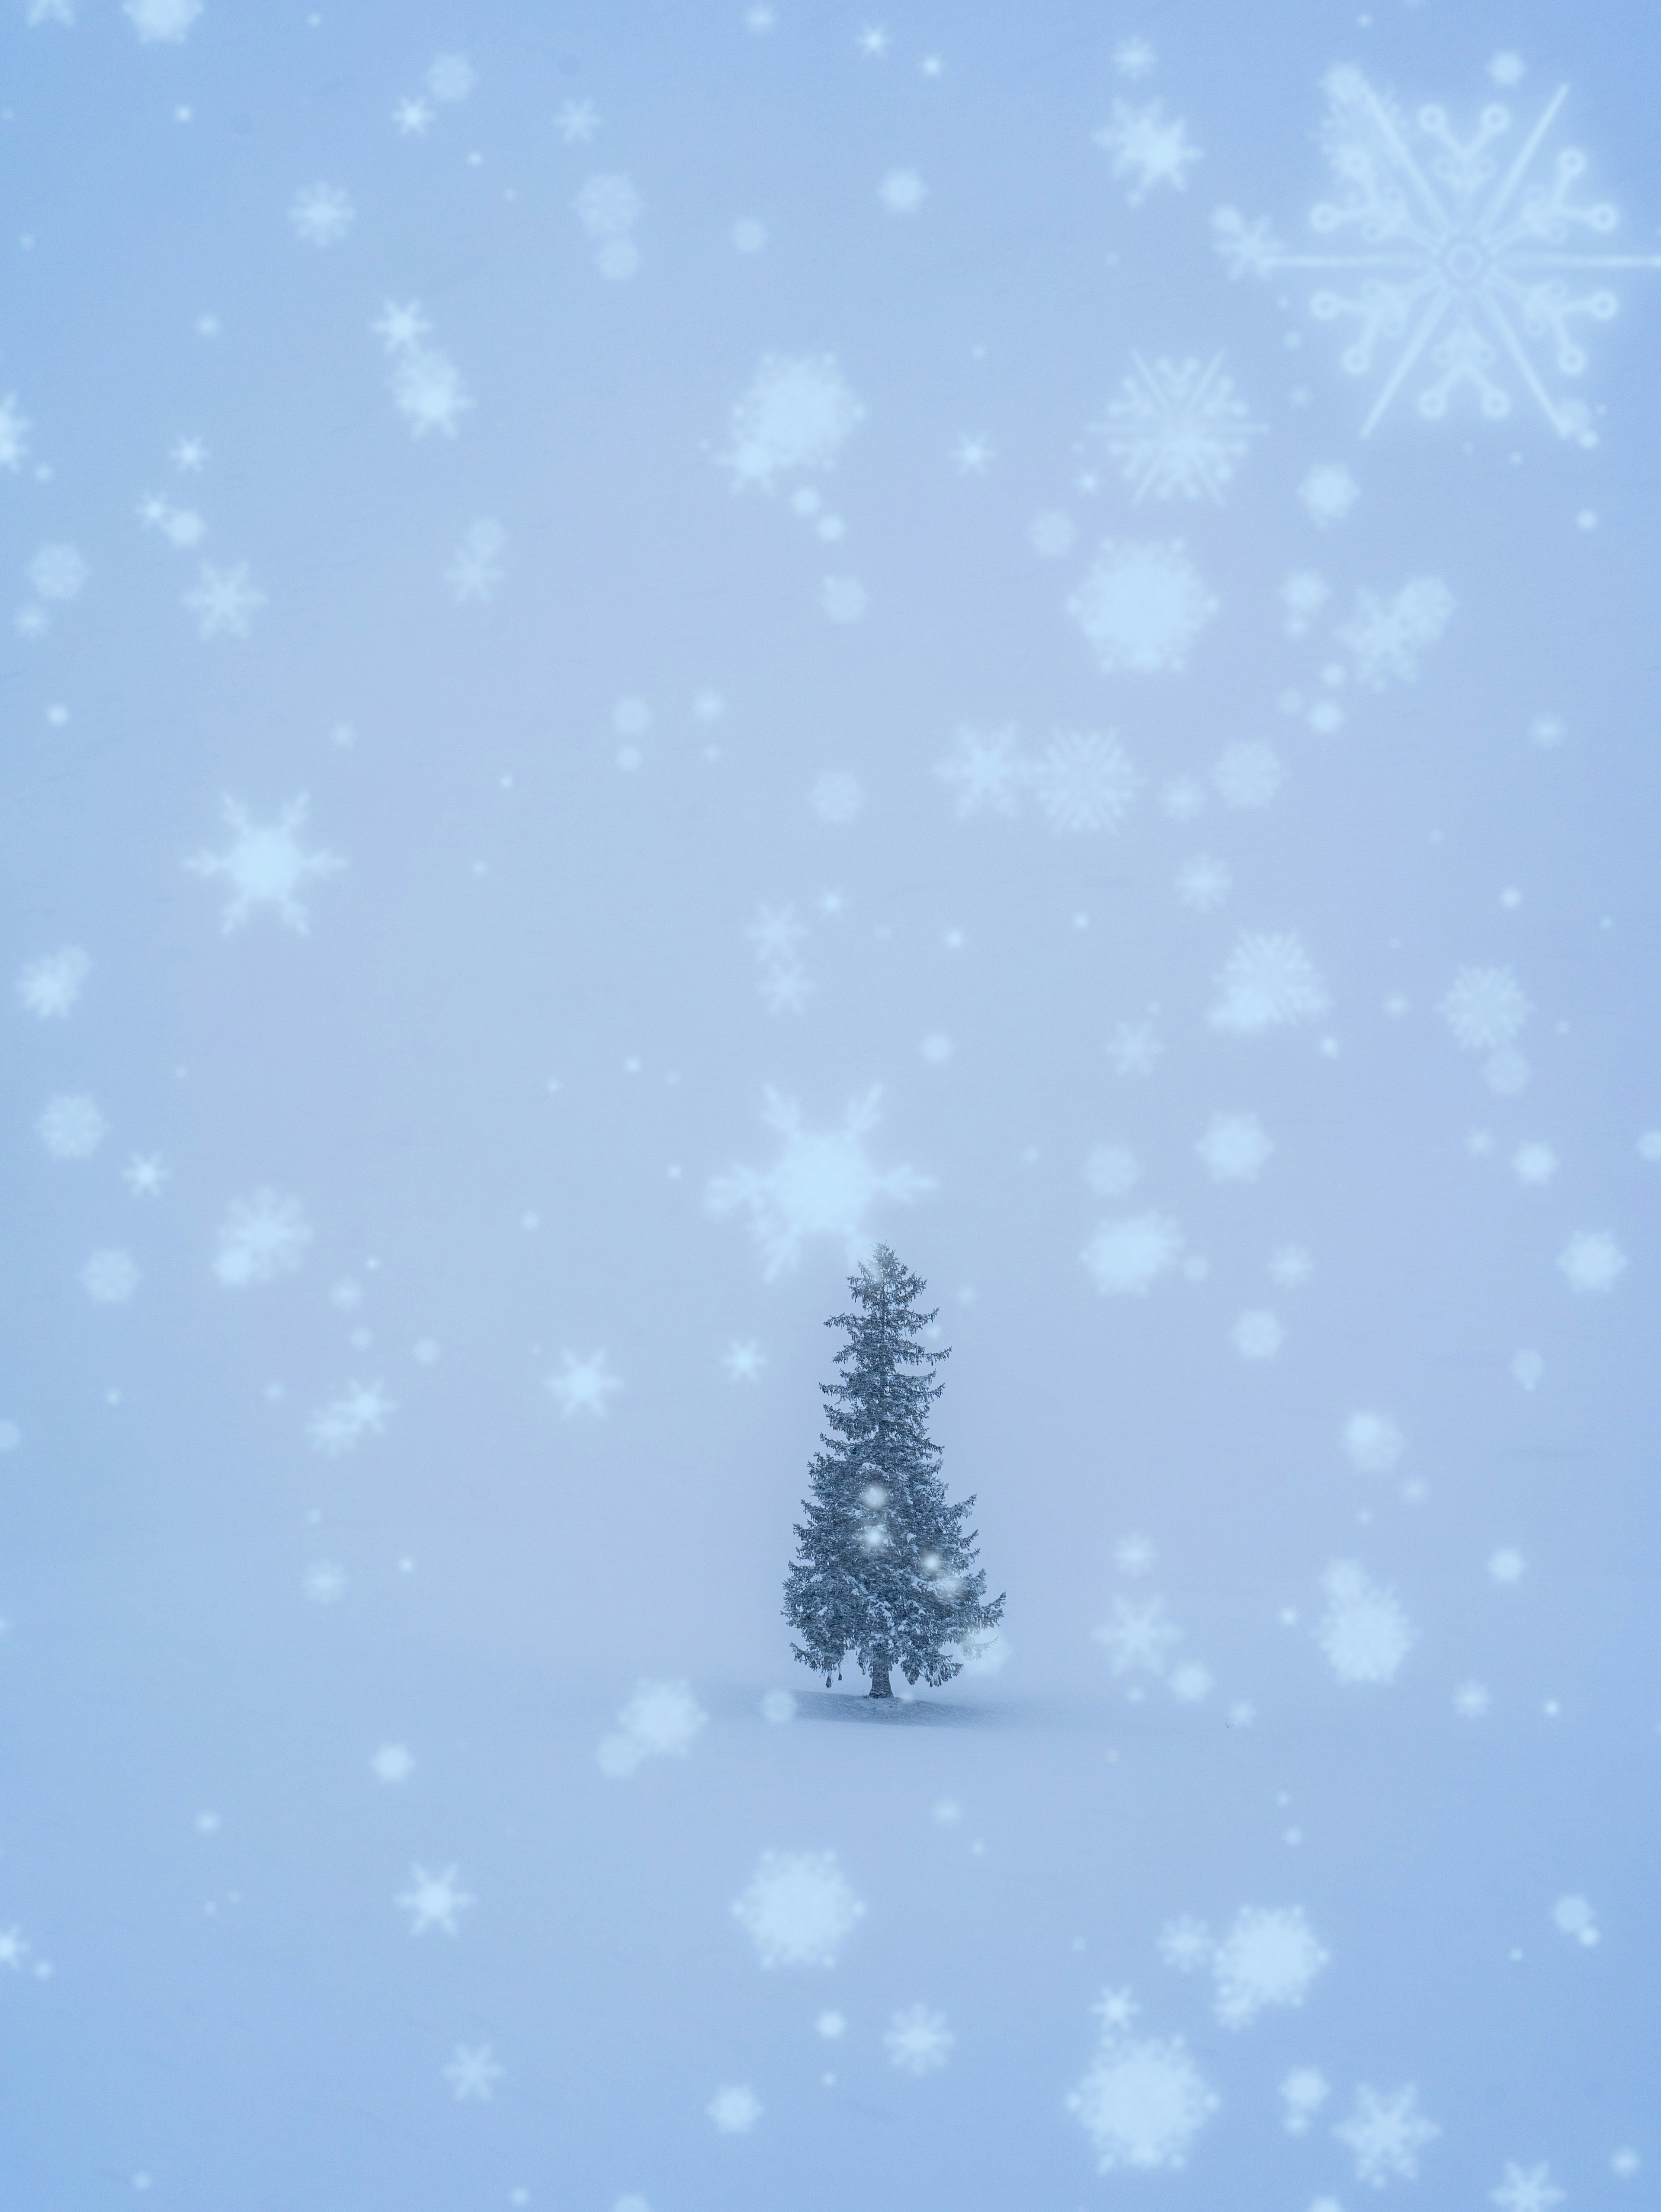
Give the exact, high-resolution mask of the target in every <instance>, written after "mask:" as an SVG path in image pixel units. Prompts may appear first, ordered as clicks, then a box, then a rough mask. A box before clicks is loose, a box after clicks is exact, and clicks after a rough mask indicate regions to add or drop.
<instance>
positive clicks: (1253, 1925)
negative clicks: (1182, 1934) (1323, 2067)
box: [1211, 1905, 1328, 2027]
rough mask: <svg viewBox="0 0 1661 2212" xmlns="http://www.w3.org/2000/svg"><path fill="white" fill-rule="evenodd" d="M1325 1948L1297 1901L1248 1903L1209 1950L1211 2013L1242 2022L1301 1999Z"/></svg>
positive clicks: (1225, 2023)
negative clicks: (1270, 1905)
mask: <svg viewBox="0 0 1661 2212" xmlns="http://www.w3.org/2000/svg"><path fill="white" fill-rule="evenodd" d="M1327 1963H1328V1954H1327V1952H1326V1951H1325V1950H1324V1948H1323V1947H1322V1945H1321V1943H1320V1942H1318V1940H1317V1937H1316V1934H1315V1930H1314V1929H1312V1928H1311V1926H1310V1924H1309V1921H1308V1918H1307V1917H1306V1915H1305V1913H1304V1911H1302V1909H1301V1907H1299V1906H1298V1905H1287V1906H1283V1907H1281V1908H1278V1909H1275V1910H1264V1909H1262V1908H1260V1907H1256V1906H1248V1907H1247V1908H1246V1909H1245V1910H1244V1911H1242V1912H1239V1913H1238V1914H1237V1915H1236V1916H1235V1919H1234V1924H1233V1925H1232V1927H1231V1928H1230V1929H1229V1931H1228V1933H1227V1935H1226V1936H1224V1937H1223V1939H1222V1941H1221V1942H1220V1943H1219V1944H1218V1946H1217V1948H1216V1949H1215V1951H1214V1953H1213V1954H1212V1960H1211V1969H1212V1972H1213V1975H1214V1977H1215V1979H1216V1984H1217V1995H1216V2006H1215V2009H1216V2014H1217V2017H1218V2019H1219V2020H1220V2021H1221V2022H1222V2024H1223V2026H1224V2027H1246V2026H1247V2025H1248V2024H1249V2023H1250V2021H1254V2020H1255V2019H1256V2017H1257V2015H1258V2014H1259V2013H1260V2012H1262V2011H1263V2010H1265V2009H1266V2008H1267V2007H1269V2006H1270V2005H1300V2004H1302V2002H1303V2001H1304V1999H1305V1996H1306V1995H1307V1994H1308V1992H1309V1988H1310V1984H1311V1983H1312V1982H1313V1981H1314V1979H1315V1978H1316V1976H1317V1974H1318V1973H1319V1972H1321V1970H1322V1969H1323V1967H1324V1966H1326V1965H1327Z"/></svg>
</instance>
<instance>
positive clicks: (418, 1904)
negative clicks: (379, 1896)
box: [393, 1866, 477, 1936]
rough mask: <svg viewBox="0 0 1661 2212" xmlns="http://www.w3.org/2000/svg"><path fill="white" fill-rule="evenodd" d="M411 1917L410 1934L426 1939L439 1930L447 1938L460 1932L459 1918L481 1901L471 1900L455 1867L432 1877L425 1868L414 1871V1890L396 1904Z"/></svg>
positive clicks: (411, 1873)
mask: <svg viewBox="0 0 1661 2212" xmlns="http://www.w3.org/2000/svg"><path fill="white" fill-rule="evenodd" d="M393 1901H394V1903H396V1904H397V1905H399V1906H400V1907H401V1908H402V1910H403V1911H405V1912H407V1913H408V1914H409V1916H410V1933H411V1935H412V1936H424V1935H425V1934H426V1932H427V1930H428V1929H429V1928H439V1929H442V1930H443V1932H444V1933H445V1935H447V1936H453V1935H455V1934H456V1933H457V1932H458V1931H457V1928H456V1917H457V1915H458V1914H459V1913H462V1912H465V1911H468V1910H469V1909H470V1908H471V1907H472V1905H474V1904H475V1903H476V1902H477V1900H476V1899H473V1898H472V1897H469V1896H468V1894H467V1893H466V1891H465V1889H463V1888H462V1887H461V1885H460V1882H459V1881H458V1879H457V1877H456V1870H455V1869H454V1868H453V1866H448V1867H446V1868H445V1869H444V1870H443V1871H442V1873H441V1874H429V1873H428V1871H427V1869H426V1868H425V1867H421V1866H417V1867H412V1868H411V1869H410V1887H408V1888H407V1889H406V1890H405V1891H404V1892H403V1893H402V1894H401V1895H400V1896H399V1897H398V1898H396V1899H394V1900H393Z"/></svg>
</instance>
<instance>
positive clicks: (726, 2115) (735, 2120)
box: [704, 2082, 761, 2136]
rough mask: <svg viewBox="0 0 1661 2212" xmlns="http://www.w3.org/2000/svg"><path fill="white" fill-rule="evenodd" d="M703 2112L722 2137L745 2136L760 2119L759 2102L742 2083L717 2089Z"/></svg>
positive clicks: (755, 2095)
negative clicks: (713, 2123) (707, 2114)
mask: <svg viewBox="0 0 1661 2212" xmlns="http://www.w3.org/2000/svg"><path fill="white" fill-rule="evenodd" d="M704 2110H705V2111H706V2112H708V2113H709V2118H711V2119H712V2120H713V2121H714V2122H715V2126H716V2128H717V2130H719V2131H720V2133H721V2134H722V2135H724V2136H747V2135H748V2134H749V2132H750V2130H751V2128H753V2127H754V2126H755V2124H756V2122H757V2120H758V2119H759V2118H761V2100H760V2098H759V2097H757V2094H756V2093H755V2091H754V2090H753V2089H751V2088H750V2087H748V2086H747V2085H746V2084H745V2083H743V2082H734V2083H729V2084H728V2086H727V2087H725V2088H723V2089H717V2090H716V2092H715V2095H714V2096H713V2097H712V2098H711V2099H710V2100H709V2103H708V2105H707V2106H705V2107H704Z"/></svg>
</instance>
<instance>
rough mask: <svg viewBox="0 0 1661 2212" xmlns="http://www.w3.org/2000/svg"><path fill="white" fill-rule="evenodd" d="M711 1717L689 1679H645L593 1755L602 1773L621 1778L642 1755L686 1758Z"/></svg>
mask: <svg viewBox="0 0 1661 2212" xmlns="http://www.w3.org/2000/svg"><path fill="white" fill-rule="evenodd" d="M708 1721H709V1715H708V1713H706V1712H705V1711H704V1710H703V1706H702V1705H699V1703H698V1701H697V1699H696V1698H695V1697H694V1696H693V1695H692V1689H691V1684H690V1683H688V1682H642V1683H641V1684H640V1685H639V1686H638V1687H637V1688H636V1691H635V1694H634V1696H633V1697H632V1698H630V1700H629V1702H628V1704H627V1705H625V1706H624V1709H623V1711H621V1712H620V1713H619V1714H618V1725H617V1730H616V1732H615V1734H613V1735H608V1736H606V1737H605V1738H604V1739H603V1740H602V1741H601V1743H600V1747H599V1750H598V1751H597V1752H596V1753H595V1754H594V1756H595V1758H596V1759H598V1760H599V1765H600V1771H602V1773H605V1774H609V1775H610V1776H611V1778H612V1779H613V1780H614V1781H621V1780H623V1779H624V1778H625V1777H626V1776H628V1775H630V1774H632V1773H633V1772H634V1771H635V1769H636V1767H637V1766H638V1765H640V1764H641V1762H642V1760H643V1759H652V1758H672V1759H684V1758H685V1757H686V1755H687V1753H689V1752H690V1751H691V1748H692V1745H693V1743H694V1741H696V1739H697V1735H698V1732H699V1730H700V1729H703V1727H704V1726H705V1724H706V1723H708Z"/></svg>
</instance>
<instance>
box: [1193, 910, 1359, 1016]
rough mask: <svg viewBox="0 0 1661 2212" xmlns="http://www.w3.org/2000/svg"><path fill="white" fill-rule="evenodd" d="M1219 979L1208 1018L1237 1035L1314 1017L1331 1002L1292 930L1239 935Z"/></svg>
mask: <svg viewBox="0 0 1661 2212" xmlns="http://www.w3.org/2000/svg"><path fill="white" fill-rule="evenodd" d="M1217 984H1218V989H1219V991H1220V997H1219V998H1218V1000H1217V1001H1216V1003H1215V1004H1214V1006H1213V1007H1212V1008H1211V1011H1210V1012H1209V1014H1208V1017H1207V1018H1208V1021H1209V1022H1210V1024H1211V1025H1212V1027H1213V1028H1214V1029H1219V1030H1227V1031H1229V1032H1230V1034H1231V1035H1232V1036H1261V1034H1262V1031H1263V1030H1269V1029H1278V1028H1281V1027H1283V1026H1286V1025H1288V1024H1293V1023H1297V1022H1308V1021H1313V1020H1314V1019H1315V1018H1317V1015H1320V1014H1323V1013H1324V1012H1326V1010H1327V1006H1328V1004H1329V1000H1328V997H1327V989H1326V986H1325V984H1324V983H1323V981H1322V980H1321V978H1320V976H1319V975H1318V974H1317V972H1316V969H1315V964H1314V963H1313V962H1312V961H1311V958H1310V957H1309V955H1308V953H1307V952H1305V950H1304V947H1303V945H1302V943H1301V941H1300V940H1299V939H1298V938H1296V937H1294V936H1292V935H1291V934H1290V933H1283V934H1281V935H1279V936H1243V937H1241V938H1239V939H1237V941H1236V943H1235V946H1234V950H1233V951H1232V952H1231V953H1230V955H1229V957H1228V960H1227V963H1226V965H1225V967H1224V969H1223V971H1222V973H1221V975H1220V976H1219V977H1218V978H1217Z"/></svg>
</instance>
